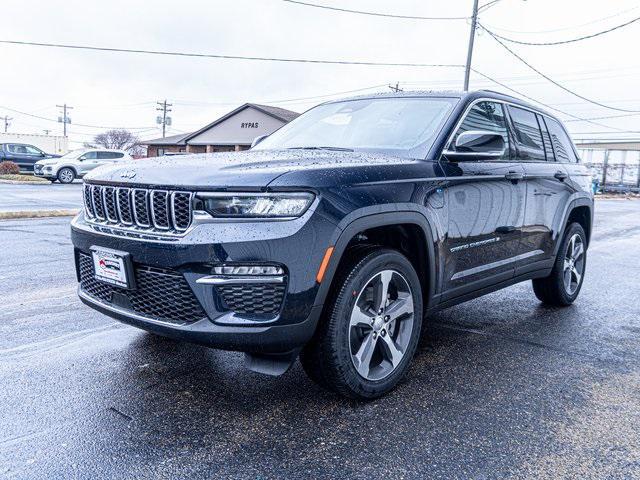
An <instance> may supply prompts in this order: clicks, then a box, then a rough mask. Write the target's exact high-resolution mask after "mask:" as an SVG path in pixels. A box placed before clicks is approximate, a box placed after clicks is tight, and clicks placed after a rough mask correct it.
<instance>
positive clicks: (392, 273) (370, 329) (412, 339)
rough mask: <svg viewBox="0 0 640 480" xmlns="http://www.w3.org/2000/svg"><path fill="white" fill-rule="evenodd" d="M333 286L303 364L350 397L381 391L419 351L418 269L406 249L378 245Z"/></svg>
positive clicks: (350, 265) (369, 396) (389, 386)
mask: <svg viewBox="0 0 640 480" xmlns="http://www.w3.org/2000/svg"><path fill="white" fill-rule="evenodd" d="M347 254H349V252H347ZM333 288H334V289H335V290H334V292H333V295H332V297H331V298H330V303H329V305H330V308H329V310H328V312H327V315H326V317H325V318H323V319H322V321H321V324H320V325H319V327H318V332H317V333H316V335H315V337H314V339H313V340H312V341H311V343H310V344H309V345H308V346H307V347H306V348H305V349H304V351H303V352H302V355H301V361H302V365H303V367H304V369H305V370H306V371H307V373H308V374H309V376H310V377H311V378H312V379H314V380H316V381H317V382H318V383H320V384H321V385H323V386H325V387H329V388H331V389H332V390H335V391H337V392H338V393H341V394H343V395H345V396H347V397H351V398H356V399H360V400H368V399H373V398H377V397H380V396H382V395H384V394H385V393H386V392H388V391H389V390H391V389H392V388H393V387H395V386H396V384H397V383H398V382H399V381H400V380H401V379H402V377H403V376H404V375H405V374H406V373H407V371H408V369H409V364H410V362H411V358H412V357H413V355H414V353H415V351H416V347H417V343H418V338H419V336H420V329H421V326H422V289H421V285H420V280H419V279H418V275H417V274H416V272H415V269H414V268H413V266H412V265H411V262H409V260H408V259H407V258H406V257H405V256H404V255H402V254H400V253H399V252H397V251H395V250H388V249H378V250H374V251H368V252H361V253H359V254H358V256H357V257H355V258H353V259H351V262H349V263H348V265H347V266H346V267H344V268H343V269H342V270H341V271H340V272H339V273H338V277H336V283H335V284H334V286H333Z"/></svg>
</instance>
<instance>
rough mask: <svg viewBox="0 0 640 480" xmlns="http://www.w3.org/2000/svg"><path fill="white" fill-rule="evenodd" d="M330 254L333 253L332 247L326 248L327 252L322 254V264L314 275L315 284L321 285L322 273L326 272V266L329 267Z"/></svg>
mask: <svg viewBox="0 0 640 480" xmlns="http://www.w3.org/2000/svg"><path fill="white" fill-rule="evenodd" d="M332 253H333V247H329V248H327V251H326V252H324V257H322V263H320V268H319V269H318V274H317V275H316V282H318V283H322V279H323V278H324V272H326V271H327V266H329V260H330V259H331V254H332Z"/></svg>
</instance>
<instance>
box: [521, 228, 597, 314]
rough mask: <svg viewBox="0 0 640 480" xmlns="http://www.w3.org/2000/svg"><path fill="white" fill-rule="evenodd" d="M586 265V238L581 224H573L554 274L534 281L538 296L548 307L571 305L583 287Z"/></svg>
mask: <svg viewBox="0 0 640 480" xmlns="http://www.w3.org/2000/svg"><path fill="white" fill-rule="evenodd" d="M578 245H581V247H578ZM576 248H577V250H576ZM586 266H587V236H586V235H585V233H584V230H583V228H582V226H581V225H580V224H579V223H572V224H571V225H569V226H567V228H566V229H565V231H564V236H563V238H562V243H561V244H560V248H559V249H558V255H557V256H556V261H555V263H554V264H553V269H552V270H551V274H550V275H549V276H548V277H545V278H538V279H534V280H533V281H532V283H533V291H534V293H535V294H536V297H538V300H540V301H541V302H542V303H545V304H547V305H552V306H557V307H566V306H568V305H571V304H572V303H573V302H574V301H575V300H576V298H578V294H579V293H580V289H581V288H582V282H583V281H584V274H585V271H586ZM567 279H568V281H567Z"/></svg>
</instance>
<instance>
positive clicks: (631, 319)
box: [0, 194, 640, 479]
mask: <svg viewBox="0 0 640 480" xmlns="http://www.w3.org/2000/svg"><path fill="white" fill-rule="evenodd" d="M78 196H79V194H78ZM596 209H597V210H596V226H595V233H594V235H593V238H592V244H591V245H590V248H589V252H588V264H587V274H586V279H585V283H584V286H583V289H582V293H581V295H580V297H579V299H578V301H577V303H576V304H575V305H574V306H572V307H569V308H564V309H558V308H546V307H543V306H542V305H541V304H540V303H539V302H538V301H537V300H536V298H535V297H534V295H533V291H532V289H531V286H530V283H525V284H520V285H516V286H514V287H511V288H509V289H507V290H503V291H500V292H497V293H494V294H491V295H488V296H486V297H483V298H480V299H477V300H474V301H471V302H468V303H466V304H464V305H460V306H457V307H454V308H451V309H449V310H446V311H443V312H441V313H438V314H436V315H434V316H432V317H430V318H429V319H428V320H427V323H426V329H425V332H424V336H423V340H422V342H421V346H420V347H419V350H418V353H417V355H416V358H415V360H414V364H413V367H412V369H411V371H410V373H409V375H408V377H407V378H406V380H405V381H404V382H402V383H401V385H400V386H399V387H398V388H397V389H396V390H394V391H393V392H391V393H390V394H389V395H387V396H386V397H384V398H382V399H380V400H377V401H374V402H370V403H355V402H350V401H347V400H344V399H343V398H341V397H338V396H336V395H334V394H331V393H328V392H325V391H323V390H322V389H320V388H319V387H317V386H316V385H314V384H313V383H312V382H311V381H310V380H308V379H307V378H306V377H305V375H304V373H303V372H302V369H301V368H300V366H299V364H296V365H295V367H294V368H293V369H292V370H290V371H289V372H288V373H287V374H285V375H283V376H281V377H276V378H272V377H266V376H261V375H258V374H254V373H251V372H248V371H246V370H245V369H244V368H243V365H242V363H243V357H242V355H241V354H238V353H229V352H221V351H215V350H210V349H207V348H204V347H199V346H194V345H189V344H186V343H179V342H175V341H171V340H167V339H163V338H160V337H157V336H154V335H151V334H148V333H145V332H143V331H140V330H137V329H135V328H133V327H129V326H125V325H121V324H119V323H117V322H114V321H113V320H111V319H109V318H107V317H104V316H102V315H100V314H98V313H96V312H94V311H92V310H90V309H89V308H87V307H85V306H83V305H82V304H81V303H80V302H79V301H78V300H77V298H76V296H75V287H76V284H75V276H74V270H73V263H72V255H71V254H72V247H71V243H70V241H69V227H68V219H55V220H53V219H47V220H24V221H5V222H0V292H2V293H1V295H2V297H1V298H2V299H3V300H2V304H3V307H2V309H1V310H0V385H2V388H1V389H0V407H1V412H2V413H1V415H0V476H4V477H6V478H20V479H39V478H221V477H229V478H253V479H256V478H341V479H342V478H384V477H388V478H393V479H397V478H442V479H451V478H464V479H469V478H472V479H493V478H638V477H640V428H638V425H640V302H639V301H638V299H639V296H638V284H637V279H638V273H639V272H640V202H639V201H625V200H601V201H598V202H597V203H596Z"/></svg>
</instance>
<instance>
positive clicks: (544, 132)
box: [537, 115, 556, 162]
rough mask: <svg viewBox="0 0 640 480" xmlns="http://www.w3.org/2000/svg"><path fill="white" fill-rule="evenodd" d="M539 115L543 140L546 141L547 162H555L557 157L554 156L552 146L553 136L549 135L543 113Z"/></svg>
mask: <svg viewBox="0 0 640 480" xmlns="http://www.w3.org/2000/svg"><path fill="white" fill-rule="evenodd" d="M537 117H538V124H539V125H540V130H541V131H542V141H543V142H544V153H545V155H546V156H547V162H555V160H556V159H555V157H554V156H553V147H552V146H551V137H550V136H549V131H548V130H547V125H546V124H545V123H544V119H543V118H542V115H537Z"/></svg>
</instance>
